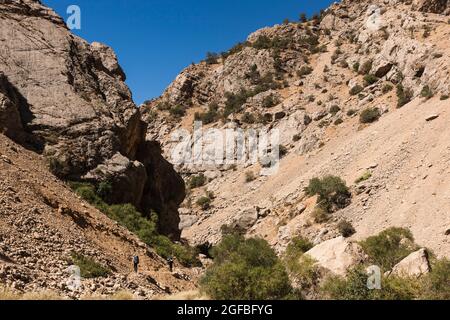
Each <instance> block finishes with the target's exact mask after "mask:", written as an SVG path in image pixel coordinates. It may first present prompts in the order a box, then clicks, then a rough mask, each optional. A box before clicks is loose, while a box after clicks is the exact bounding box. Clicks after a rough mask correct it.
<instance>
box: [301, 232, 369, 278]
mask: <svg viewBox="0 0 450 320" xmlns="http://www.w3.org/2000/svg"><path fill="white" fill-rule="evenodd" d="M305 254H307V255H309V256H310V257H311V258H313V259H314V260H316V261H317V263H318V264H319V265H320V266H322V267H324V268H326V269H328V270H330V271H331V272H333V273H334V274H336V275H341V276H345V274H346V273H347V271H348V269H350V268H351V267H353V266H355V265H357V264H359V263H362V262H364V261H365V260H366V255H365V253H364V251H363V249H362V248H361V246H360V245H359V244H357V243H355V242H350V241H348V240H347V239H345V238H344V237H338V238H334V239H331V240H327V241H325V242H322V243H321V244H319V245H317V246H315V247H314V248H312V249H311V250H309V251H308V252H306V253H305Z"/></svg>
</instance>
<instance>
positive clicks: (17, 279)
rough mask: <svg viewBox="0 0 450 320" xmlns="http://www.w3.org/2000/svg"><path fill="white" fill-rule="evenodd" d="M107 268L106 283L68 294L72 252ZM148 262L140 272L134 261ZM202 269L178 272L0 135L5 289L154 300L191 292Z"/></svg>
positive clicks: (86, 284)
mask: <svg viewBox="0 0 450 320" xmlns="http://www.w3.org/2000/svg"><path fill="white" fill-rule="evenodd" d="M72 252H76V253H80V254H83V255H84V256H87V257H90V258H92V259H94V260H96V261H98V262H99V263H101V264H103V265H104V266H107V267H108V268H109V269H110V270H111V271H112V274H111V275H109V276H108V277H106V278H95V279H85V280H82V283H81V287H80V288H79V289H78V290H72V289H69V285H70V281H69V280H70V276H71V274H72V273H71V272H70V270H69V269H68V268H69V266H70V265H71V262H70V257H71V253H72ZM136 254H138V255H139V256H140V259H141V268H140V272H139V274H134V273H133V271H132V265H131V259H132V257H133V256H134V255H136ZM198 273H199V270H197V269H185V268H183V267H181V266H179V265H177V266H176V268H175V272H174V273H171V272H169V270H168V267H167V263H166V262H165V261H164V259H162V258H161V257H159V256H158V255H157V254H156V253H155V252H154V251H153V250H152V249H151V248H149V247H148V246H147V245H145V244H144V243H143V242H142V241H140V240H139V239H138V238H137V237H136V236H135V235H133V234H131V233H130V232H129V231H128V230H126V229H124V228H123V227H121V226H119V225H118V224H117V223H116V222H114V221H111V220H110V219H109V218H107V217H106V216H105V215H104V214H103V213H101V212H99V211H98V210H97V209H95V208H94V207H92V206H90V205H88V204H87V203H86V202H84V201H82V200H81V199H79V197H77V196H76V195H75V194H74V193H73V192H72V191H71V189H70V188H69V187H68V186H66V185H65V184H64V183H62V182H61V181H59V180H58V179H57V178H55V177H54V176H53V175H52V174H51V173H49V172H48V169H47V167H46V165H45V162H44V159H43V158H42V157H41V156H39V155H36V154H35V153H34V152H31V151H28V150H25V149H24V148H22V147H21V146H19V145H17V144H15V143H14V142H13V141H11V140H9V139H8V138H6V137H5V136H3V135H0V284H1V285H2V286H5V285H6V286H7V287H8V288H10V289H12V290H15V291H17V292H34V293H39V292H42V291H51V292H54V293H56V294H58V295H59V296H60V297H61V298H71V299H79V298H83V297H84V298H92V297H103V298H107V297H108V296H110V295H112V294H114V293H117V292H121V291H126V292H129V293H131V294H132V295H134V297H135V298H136V299H152V298H154V297H155V296H159V295H167V294H168V293H174V292H179V291H186V290H192V289H193V288H194V283H195V280H196V278H197V276H198Z"/></svg>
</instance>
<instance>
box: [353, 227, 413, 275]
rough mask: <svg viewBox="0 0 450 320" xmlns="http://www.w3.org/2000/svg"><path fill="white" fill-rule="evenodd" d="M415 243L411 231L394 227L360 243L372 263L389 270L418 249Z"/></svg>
mask: <svg viewBox="0 0 450 320" xmlns="http://www.w3.org/2000/svg"><path fill="white" fill-rule="evenodd" d="M405 240H406V241H405ZM408 241H409V243H408ZM413 243H414V238H413V236H412V233H411V231H409V230H407V229H402V228H396V227H392V228H389V229H386V230H384V231H382V232H380V233H379V234H378V235H376V236H372V237H369V238H367V239H366V240H364V241H361V243H360V244H361V246H362V248H363V249H364V251H365V252H366V254H367V255H368V256H369V259H370V260H371V262H372V263H374V264H376V265H378V266H380V267H381V268H382V269H383V270H384V271H388V270H391V269H392V268H393V267H394V266H395V265H396V264H397V263H399V262H400V261H401V260H402V259H404V258H405V257H407V256H408V255H409V254H410V253H412V252H413V251H414V250H415V249H416V246H415V245H414V244H413Z"/></svg>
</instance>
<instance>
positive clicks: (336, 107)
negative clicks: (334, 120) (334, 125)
mask: <svg viewBox="0 0 450 320" xmlns="http://www.w3.org/2000/svg"><path fill="white" fill-rule="evenodd" d="M339 111H341V108H339V106H337V105H333V106H331V108H330V113H331V114H332V115H333V116H334V115H336V114H337V113H338V112H339Z"/></svg>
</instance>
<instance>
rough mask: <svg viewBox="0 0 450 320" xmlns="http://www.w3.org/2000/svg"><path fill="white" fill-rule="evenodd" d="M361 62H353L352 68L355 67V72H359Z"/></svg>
mask: <svg viewBox="0 0 450 320" xmlns="http://www.w3.org/2000/svg"><path fill="white" fill-rule="evenodd" d="M359 66H360V65H359V62H355V63H354V64H353V66H352V68H353V71H355V72H359Z"/></svg>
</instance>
